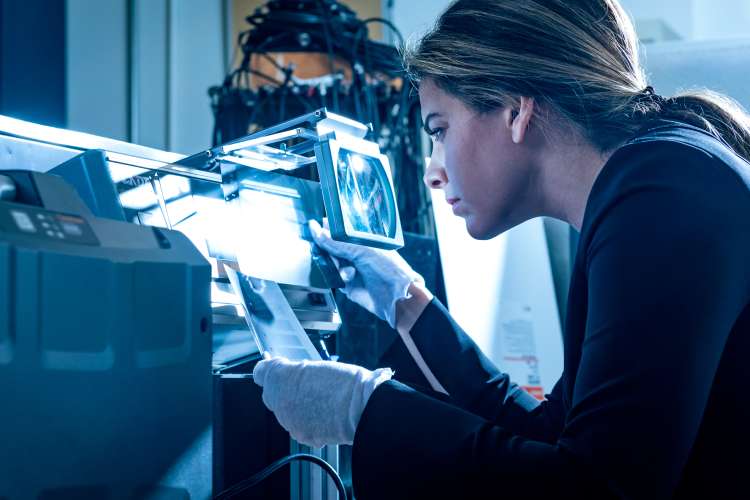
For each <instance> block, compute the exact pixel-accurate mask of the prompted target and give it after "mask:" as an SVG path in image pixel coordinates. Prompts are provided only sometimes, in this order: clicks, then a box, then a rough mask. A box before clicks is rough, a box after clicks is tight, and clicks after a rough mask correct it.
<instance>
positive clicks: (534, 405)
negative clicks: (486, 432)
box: [394, 299, 563, 442]
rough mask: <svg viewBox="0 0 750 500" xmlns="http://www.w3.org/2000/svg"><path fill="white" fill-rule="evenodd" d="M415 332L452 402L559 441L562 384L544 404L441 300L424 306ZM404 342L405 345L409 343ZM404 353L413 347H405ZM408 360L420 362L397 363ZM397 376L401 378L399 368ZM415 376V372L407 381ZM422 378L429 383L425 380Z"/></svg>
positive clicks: (529, 434) (530, 433)
mask: <svg viewBox="0 0 750 500" xmlns="http://www.w3.org/2000/svg"><path fill="white" fill-rule="evenodd" d="M410 336H411V338H412V339H413V341H414V344H415V346H416V347H417V349H418V350H419V353H420V354H421V355H422V357H423V358H424V360H425V362H426V364H427V366H428V367H429V369H430V370H431V371H432V373H433V374H434V375H435V377H436V379H437V380H438V381H439V382H440V384H441V385H442V386H443V387H444V388H445V389H446V390H447V391H448V394H449V395H450V402H451V403H453V404H455V405H456V406H459V407H461V408H463V409H465V410H466V411H468V412H470V413H474V414H476V415H479V416H480V417H483V418H485V419H487V420H489V421H491V422H494V423H496V424H498V425H502V426H504V427H505V428H506V429H512V430H513V431H514V432H517V433H519V434H521V435H524V436H526V437H533V438H535V439H541V440H544V441H549V442H554V441H555V440H556V439H557V437H558V436H559V433H560V431H561V429H562V421H563V411H562V402H561V397H560V388H559V384H558V385H556V386H555V389H554V390H553V391H552V392H551V394H548V395H547V399H546V400H545V401H544V402H542V403H541V404H540V403H539V402H538V401H537V400H536V399H534V398H533V397H532V396H531V395H529V394H528V393H527V392H526V391H524V390H523V389H521V388H520V387H519V386H517V385H516V384H515V383H513V382H512V381H511V380H510V378H509V377H508V375H507V374H506V373H503V372H501V371H500V370H499V369H498V368H497V367H496V366H495V365H494V364H493V363H492V361H490V360H489V359H488V358H487V357H486V356H485V355H484V353H482V351H481V350H480V349H479V347H478V346H477V345H476V343H475V342H474V341H473V340H471V338H470V337H469V336H468V335H467V334H466V333H465V332H464V331H463V330H462V329H461V327H460V326H459V325H458V324H457V323H456V322H455V321H454V320H453V318H452V317H451V315H450V313H449V312H448V311H447V310H446V308H445V307H444V306H443V305H442V304H441V303H440V302H439V301H438V300H437V299H433V300H432V302H431V303H430V304H429V305H428V306H427V308H426V309H425V310H424V312H423V313H422V315H421V316H420V317H419V319H418V320H417V322H416V323H415V325H414V327H413V328H412V330H411V332H410ZM399 342H400V345H403V341H401V340H399ZM400 352H401V353H407V350H406V349H405V348H401V349H400ZM402 357H403V354H402ZM394 361H395V360H394ZM407 364H410V365H414V363H413V361H411V362H410V363H406V362H404V361H401V362H400V363H397V364H396V366H398V365H407ZM415 368H416V365H414V366H413V367H412V368H407V370H406V372H407V373H409V374H412V373H413V372H414V370H415ZM396 378H397V379H399V372H398V368H397V369H396ZM414 378H415V377H414V376H413V375H412V376H410V377H409V378H407V380H406V381H407V382H411V381H412V379H414ZM399 380H400V379H399ZM420 382H422V383H425V381H424V379H420Z"/></svg>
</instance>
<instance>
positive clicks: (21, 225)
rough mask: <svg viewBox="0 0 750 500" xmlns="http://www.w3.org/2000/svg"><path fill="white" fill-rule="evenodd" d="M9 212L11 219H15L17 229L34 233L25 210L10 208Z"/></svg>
mask: <svg viewBox="0 0 750 500" xmlns="http://www.w3.org/2000/svg"><path fill="white" fill-rule="evenodd" d="M10 214H11V215H12V216H13V220H15V221H16V226H18V229H20V230H21V231H24V232H27V233H36V228H35V227H34V223H33V222H31V219H30V218H29V215H28V214H27V213H26V212H21V211H20V210H11V211H10Z"/></svg>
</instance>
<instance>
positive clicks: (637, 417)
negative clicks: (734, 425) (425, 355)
mask: <svg viewBox="0 0 750 500" xmlns="http://www.w3.org/2000/svg"><path fill="white" fill-rule="evenodd" d="M680 166H681V165H680V164H679V163H676V167H680ZM709 167H710V169H711V170H713V169H715V168H723V167H720V166H717V165H706V167H705V168H709ZM701 168H703V167H701ZM725 170H728V169H725ZM703 173H705V172H703V171H702V170H701V175H699V176H697V177H698V181H694V182H692V183H691V182H686V183H684V184H681V183H679V182H678V183H677V185H676V186H675V183H673V182H671V181H670V180H669V179H673V178H674V176H678V175H682V173H681V172H680V171H679V168H675V171H674V172H671V173H670V176H669V179H663V180H662V179H660V178H653V176H651V177H648V176H647V178H646V179H645V180H644V181H643V182H638V183H635V184H633V185H632V186H630V187H629V188H627V189H624V190H623V191H622V192H621V193H620V195H619V196H617V197H616V198H614V199H613V200H612V202H611V203H609V204H608V205H607V207H606V208H605V209H603V211H602V217H601V221H600V222H599V223H598V224H597V227H596V228H595V229H593V230H592V232H591V237H590V241H589V243H588V244H587V245H586V248H585V251H586V252H587V255H586V257H587V260H586V262H587V266H586V272H587V275H588V283H589V284H588V301H589V303H588V310H589V318H588V324H587V325H586V332H585V339H584V341H583V343H582V348H581V352H580V362H579V363H577V364H576V366H573V367H567V366H566V375H568V372H567V370H568V369H569V368H571V369H572V370H573V371H575V372H576V373H575V374H573V375H572V376H574V377H575V384H574V387H573V400H572V405H571V409H570V411H569V413H568V415H567V416H566V420H565V425H564V429H563V431H562V434H561V436H560V438H559V440H557V442H556V443H546V442H543V441H541V440H533V439H529V438H526V437H521V436H519V435H517V434H516V433H513V432H510V431H509V429H507V428H503V427H500V426H497V425H494V424H493V423H492V422H490V421H488V420H487V419H486V417H491V416H492V415H490V414H486V412H484V411H481V410H480V411H478V412H477V413H478V414H482V413H484V415H483V417H485V418H482V417H480V416H478V415H475V414H472V413H468V412H465V411H464V410H462V409H460V408H457V407H454V406H450V405H447V404H445V403H443V402H439V401H436V400H434V399H430V398H428V397H425V396H423V395H420V394H417V393H414V392H411V391H410V390H408V389H406V388H404V387H403V386H399V385H398V384H397V383H395V382H392V383H387V384H383V385H381V386H380V387H379V388H378V389H376V390H375V392H374V393H373V395H372V397H371V399H370V401H369V402H368V404H367V407H366V408H365V411H364V413H363V415H362V419H361V421H360V424H359V426H358V429H357V433H356V436H355V440H354V452H353V478H354V487H355V493H356V494H357V497H358V498H359V499H360V500H366V499H368V498H392V499H394V498H414V497H422V498H428V497H430V496H431V495H432V496H433V497H440V495H441V494H443V493H445V492H456V493H457V492H461V491H464V492H471V491H473V492H485V493H486V492H497V494H498V496H501V497H503V498H537V497H539V498H554V497H561V496H562V497H566V498H609V497H613V496H615V497H620V498H668V497H669V496H671V493H672V492H673V491H674V488H675V486H676V484H677V482H678V481H679V478H680V475H681V472H682V467H683V465H684V463H685V461H686V459H687V457H688V454H689V452H690V449H691V446H692V444H693V441H694V439H695V436H696V434H697V431H698V427H699V424H700V421H701V417H702V414H703V410H704V408H705V405H706V402H707V399H708V396H709V392H710V389H711V384H712V380H713V376H714V374H715V372H716V369H717V366H718V363H719V360H720V358H721V354H722V350H723V347H724V343H725V341H726V339H727V336H728V334H729V332H730V331H731V329H732V326H733V323H734V321H735V320H736V318H737V317H738V315H739V314H740V311H741V310H742V308H743V307H744V305H745V304H746V302H747V300H748V297H747V295H748V267H747V263H746V260H747V259H746V253H747V248H748V245H750V241H748V235H749V234H750V225H749V224H748V222H746V220H747V217H746V216H743V217H741V218H738V217H737V213H744V214H747V213H748V212H749V211H750V203H749V202H748V199H747V192H746V191H743V192H741V193H739V192H738V190H739V189H740V185H739V184H738V183H737V179H736V178H734V177H730V174H727V175H726V176H725V177H722V178H721V179H719V180H718V181H717V180H716V179H713V174H710V175H709V174H707V177H706V178H704V177H703ZM712 181H715V182H713V184H711V182H712ZM709 184H710V185H711V187H712V189H713V190H714V192H713V193H712V194H711V195H710V196H707V195H706V185H709ZM741 187H742V188H743V189H744V186H741ZM716 193H721V195H719V196H717V195H716ZM725 195H726V196H725ZM743 196H744V198H743ZM725 200H729V201H727V202H726V203H725V202H724V201H725ZM732 200H733V201H734V202H736V203H733V202H732ZM738 200H741V202H740V201H738ZM740 209H741V210H740ZM738 210H740V211H739V212H737V211H738ZM441 342H442V340H441ZM447 347H458V352H460V353H461V354H460V355H461V356H466V355H467V354H466V351H465V350H462V349H461V345H460V344H459V345H458V346H451V345H450V344H449V345H443V346H440V348H443V349H444V348H447ZM436 349H437V347H436ZM452 352H456V350H453V351H452ZM470 356H471V357H474V356H476V355H474V354H470ZM476 359H477V360H476V363H475V364H474V365H473V368H472V370H473V369H476V370H487V368H486V367H485V366H484V364H483V361H481V359H480V358H478V357H477V358H476ZM437 361H444V362H445V363H446V365H447V366H446V367H445V369H446V370H450V369H451V363H450V360H449V359H447V358H446V359H437ZM461 365H462V366H463V363H461ZM453 366H455V363H454V364H453ZM467 366H470V367H472V363H469V364H468V365H467ZM490 378H491V377H490ZM483 390H485V389H480V390H479V391H478V392H475V393H474V394H473V396H472V397H473V398H474V401H482V400H483V399H482V398H481V397H479V396H478V395H479V394H481V393H482V391H483ZM468 403H471V401H468ZM480 406H481V405H480Z"/></svg>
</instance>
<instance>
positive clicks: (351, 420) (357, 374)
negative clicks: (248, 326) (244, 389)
mask: <svg viewBox="0 0 750 500" xmlns="http://www.w3.org/2000/svg"><path fill="white" fill-rule="evenodd" d="M392 376H393V371H392V370H391V369H390V368H380V369H378V370H375V371H374V372H373V371H370V370H366V369H364V368H362V367H361V366H355V365H348V364H345V363H337V362H334V361H289V360H287V359H286V358H271V359H266V360H262V361H260V362H258V364H257V365H255V369H254V370H253V379H254V380H255V383H256V384H258V385H259V386H261V387H263V403H264V404H265V405H266V407H268V409H269V410H271V411H272V412H273V413H274V414H275V415H276V419H277V420H278V421H279V423H280V424H281V426H282V427H283V428H284V429H286V430H287V431H288V432H289V434H290V435H291V436H292V437H293V438H294V439H295V440H297V441H298V442H300V443H302V444H305V445H308V446H312V447H313V448H320V447H322V446H325V445H328V444H352V443H353V442H354V432H355V430H356V429H357V424H358V423H359V419H360V417H361V416H362V412H363V411H364V409H365V405H366V404H367V401H368V400H369V399H370V395H371V394H372V391H374V390H375V388H376V387H377V386H378V385H380V384H381V383H383V382H385V381H387V380H390V379H391V377H392Z"/></svg>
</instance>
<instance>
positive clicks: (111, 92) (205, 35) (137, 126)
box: [66, 0, 226, 153]
mask: <svg viewBox="0 0 750 500" xmlns="http://www.w3.org/2000/svg"><path fill="white" fill-rule="evenodd" d="M66 14H67V15H66V18H67V35H66V45H67V58H66V67H67V87H68V93H67V109H68V128H71V129H74V130H79V131H83V132H90V133H93V134H97V135H104V136H107V137H111V138H115V139H121V140H126V141H130V142H135V143H138V144H143V145H146V146H152V147H156V148H160V149H167V150H172V151H176V152H181V153H193V152H196V151H198V150H200V149H203V148H205V147H207V146H209V145H210V140H211V130H212V127H213V116H212V114H211V109H210V101H209V98H208V94H207V91H208V88H209V87H210V86H211V85H216V84H218V83H220V82H221V79H222V78H223V76H224V67H225V63H224V60H225V46H224V43H225V40H226V36H224V31H225V27H226V24H225V23H224V18H225V5H224V3H223V2H221V1H218V0H213V1H205V0H107V1H106V2H103V1H100V0H68V1H67V12H66Z"/></svg>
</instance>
